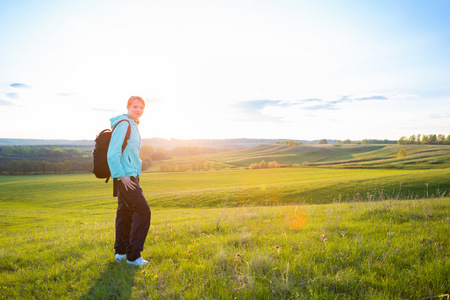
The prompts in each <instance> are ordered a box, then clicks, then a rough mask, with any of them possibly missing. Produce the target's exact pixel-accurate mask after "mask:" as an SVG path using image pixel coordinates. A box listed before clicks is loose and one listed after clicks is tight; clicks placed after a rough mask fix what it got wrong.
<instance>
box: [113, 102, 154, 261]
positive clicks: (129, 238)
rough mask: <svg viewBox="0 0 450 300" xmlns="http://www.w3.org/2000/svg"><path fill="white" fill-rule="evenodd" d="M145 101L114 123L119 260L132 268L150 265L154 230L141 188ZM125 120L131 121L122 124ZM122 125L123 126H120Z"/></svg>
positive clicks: (131, 105) (116, 239)
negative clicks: (146, 255)
mask: <svg viewBox="0 0 450 300" xmlns="http://www.w3.org/2000/svg"><path fill="white" fill-rule="evenodd" d="M144 109H145V101H144V100H143V99H142V98H141V97H137V96H132V97H130V99H128V103H127V110H128V113H127V114H123V115H119V116H117V117H114V118H112V119H110V121H111V128H114V127H115V126H116V125H117V127H116V128H115V129H114V130H113V133H112V135H111V142H110V144H109V149H108V165H109V169H110V171H111V177H112V178H113V179H114V184H115V185H116V186H115V188H116V189H117V198H118V207H117V213H116V238H115V243H114V249H115V260H116V261H117V262H120V261H121V260H124V259H126V260H127V263H128V264H131V265H136V266H142V265H146V264H147V263H148V261H146V260H145V259H143V258H142V257H141V251H143V250H144V242H145V239H146V237H147V233H148V230H149V228H150V220H151V211H150V208H149V206H148V203H147V200H146V199H145V197H144V194H143V192H142V189H141V186H140V185H139V175H140V174H141V167H142V161H141V159H140V158H139V152H140V149H141V135H140V133H139V131H138V124H139V118H140V117H141V116H142V114H143V113H144ZM122 120H127V121H128V122H126V121H123V122H120V121H122ZM119 122H120V124H118V123H119ZM129 126H130V127H131V134H130V139H129V140H128V142H127V145H126V147H125V149H124V150H123V152H122V145H123V142H124V139H125V136H126V133H127V130H128V127H129Z"/></svg>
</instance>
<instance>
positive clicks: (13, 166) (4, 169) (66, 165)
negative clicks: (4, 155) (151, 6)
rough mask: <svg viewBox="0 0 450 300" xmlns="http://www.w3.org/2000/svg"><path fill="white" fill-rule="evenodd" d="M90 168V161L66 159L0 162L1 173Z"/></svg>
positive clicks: (50, 171)
mask: <svg viewBox="0 0 450 300" xmlns="http://www.w3.org/2000/svg"><path fill="white" fill-rule="evenodd" d="M91 168H92V162H91V161H90V160H89V161H78V160H66V161H64V162H61V161H59V162H50V161H47V160H29V159H23V160H12V161H8V162H0V174H2V175H47V174H73V173H86V172H88V171H89V170H90V169H91Z"/></svg>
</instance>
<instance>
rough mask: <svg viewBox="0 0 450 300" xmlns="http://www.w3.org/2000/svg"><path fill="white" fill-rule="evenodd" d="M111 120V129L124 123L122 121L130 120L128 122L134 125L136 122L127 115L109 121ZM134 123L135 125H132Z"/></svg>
mask: <svg viewBox="0 0 450 300" xmlns="http://www.w3.org/2000/svg"><path fill="white" fill-rule="evenodd" d="M109 120H110V121H111V128H114V126H116V125H117V123H119V122H120V121H122V120H128V121H130V124H133V123H134V120H133V119H131V118H130V117H129V116H128V115H126V114H123V115H119V116H117V117H114V118H111V119H109ZM132 122H133V123H132Z"/></svg>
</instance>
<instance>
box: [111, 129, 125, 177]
mask: <svg viewBox="0 0 450 300" xmlns="http://www.w3.org/2000/svg"><path fill="white" fill-rule="evenodd" d="M128 126H129V124H128V122H121V123H120V124H119V125H117V127H116V128H115V129H114V131H113V133H112V135H111V142H110V143H109V148H108V165H109V170H110V171H111V177H112V178H117V179H121V178H122V177H124V176H125V171H124V169H123V166H122V163H121V159H122V145H123V142H124V140H125V136H126V134H127V129H128Z"/></svg>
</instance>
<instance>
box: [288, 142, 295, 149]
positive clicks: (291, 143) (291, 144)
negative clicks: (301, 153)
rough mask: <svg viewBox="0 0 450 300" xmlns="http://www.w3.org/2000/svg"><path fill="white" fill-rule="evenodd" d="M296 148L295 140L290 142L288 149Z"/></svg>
mask: <svg viewBox="0 0 450 300" xmlns="http://www.w3.org/2000/svg"><path fill="white" fill-rule="evenodd" d="M294 146H295V142H294V141H293V140H289V141H288V147H289V148H292V147H294Z"/></svg>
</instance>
